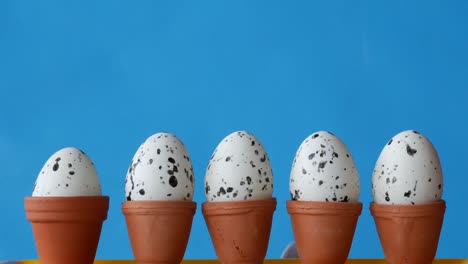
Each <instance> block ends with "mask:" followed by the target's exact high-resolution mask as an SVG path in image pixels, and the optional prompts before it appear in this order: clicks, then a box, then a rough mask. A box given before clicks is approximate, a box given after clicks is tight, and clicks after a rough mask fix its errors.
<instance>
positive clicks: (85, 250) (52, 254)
mask: <svg viewBox="0 0 468 264" xmlns="http://www.w3.org/2000/svg"><path fill="white" fill-rule="evenodd" d="M24 205H25V210H26V217H27V219H28V220H29V221H30V222H31V223H32V229H33V233H34V239H35V241H36V248H37V252H38V255H39V261H40V262H41V264H59V263H68V264H92V263H93V262H94V258H95V256H96V250H97V246H98V242H99V237H100V235H101V227H102V222H103V221H104V220H105V219H106V218H107V211H108V209H109V197H108V196H78V197H26V198H24Z"/></svg>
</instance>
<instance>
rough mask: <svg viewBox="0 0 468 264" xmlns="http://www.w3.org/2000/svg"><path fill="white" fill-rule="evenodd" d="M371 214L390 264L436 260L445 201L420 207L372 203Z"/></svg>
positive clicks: (428, 262) (427, 262)
mask: <svg viewBox="0 0 468 264" xmlns="http://www.w3.org/2000/svg"><path fill="white" fill-rule="evenodd" d="M370 211H371V213H372V216H373V217H374V221H375V224H376V226H377V232H378V233H379V238H380V243H381V244H382V248H383V251H384V254H385V258H386V259H387V261H388V262H389V263H390V264H398V263H416V264H430V263H432V261H433V260H434V258H435V255H436V251H437V245H438V243H439V235H440V230H441V228H442V222H443V219H444V213H445V201H443V200H441V201H437V202H433V203H428V204H420V205H384V204H376V203H371V205H370Z"/></svg>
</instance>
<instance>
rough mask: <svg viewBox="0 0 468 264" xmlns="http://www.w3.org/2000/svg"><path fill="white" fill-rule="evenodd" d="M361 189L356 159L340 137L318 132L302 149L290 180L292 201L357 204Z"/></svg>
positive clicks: (297, 155) (300, 148)
mask: <svg viewBox="0 0 468 264" xmlns="http://www.w3.org/2000/svg"><path fill="white" fill-rule="evenodd" d="M359 186H360V185H359V174H358V172H357V170H356V166H355V164H354V160H353V157H352V156H351V153H350V152H349V150H348V148H347V147H346V146H345V144H344V143H343V142H342V141H341V140H340V139H339V138H338V137H336V136H335V135H333V134H332V133H329V132H325V131H319V132H316V133H313V134H312V135H310V136H309V137H307V138H306V139H305V140H304V141H303V142H302V144H301V145H300V146H299V149H298V150H297V152H296V156H295V158H294V161H293V164H292V169H291V175H290V179H289V191H290V194H291V199H292V200H299V201H318V202H357V201H358V199H359V192H360V187H359Z"/></svg>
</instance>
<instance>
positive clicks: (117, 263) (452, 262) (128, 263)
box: [18, 259, 468, 264]
mask: <svg viewBox="0 0 468 264" xmlns="http://www.w3.org/2000/svg"><path fill="white" fill-rule="evenodd" d="M18 263H20V264H40V263H39V261H37V260H23V261H19V262H18ZM300 263H301V261H300V260H299V259H266V260H265V261H264V264H300ZM94 264H136V261H134V260H96V261H95V262H94ZM181 264H219V262H218V261H217V260H213V259H194V260H184V261H182V263H181ZM346 264H387V262H386V261H385V260H383V259H349V260H348V261H346ZM433 264H468V259H436V260H434V262H433Z"/></svg>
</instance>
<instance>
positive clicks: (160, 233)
mask: <svg viewBox="0 0 468 264" xmlns="http://www.w3.org/2000/svg"><path fill="white" fill-rule="evenodd" d="M196 208H197V204H196V203H195V202H193V201H128V202H123V203H122V211H123V214H124V215H125V220H126V222H127V231H128V235H129V237H130V244H131V246H132V250H133V255H134V256H135V259H136V261H137V263H139V264H149V263H167V264H179V263H180V262H181V261H182V259H183V257H184V254H185V249H186V248H187V243H188V239H189V236H190V231H191V229H192V220H193V215H194V214H195V210H196Z"/></svg>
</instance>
